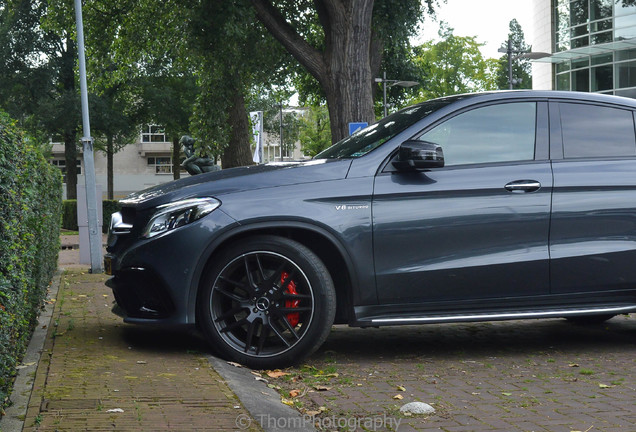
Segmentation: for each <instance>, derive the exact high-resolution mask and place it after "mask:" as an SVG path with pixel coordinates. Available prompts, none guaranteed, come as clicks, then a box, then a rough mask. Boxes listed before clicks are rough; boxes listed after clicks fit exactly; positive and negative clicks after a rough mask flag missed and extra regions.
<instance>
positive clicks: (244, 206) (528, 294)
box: [106, 91, 636, 368]
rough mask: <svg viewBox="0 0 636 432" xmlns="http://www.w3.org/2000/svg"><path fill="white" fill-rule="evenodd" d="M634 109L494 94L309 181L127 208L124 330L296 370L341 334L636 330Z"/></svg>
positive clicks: (180, 193)
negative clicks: (557, 325) (195, 342)
mask: <svg viewBox="0 0 636 432" xmlns="http://www.w3.org/2000/svg"><path fill="white" fill-rule="evenodd" d="M635 112H636V101H633V100H631V99H623V98H618V97H611V96H602V95H594V94H582V93H570V92H567V93H560V92H532V91H518V92H496V93H484V94H471V95H461V96H454V97H448V98H443V99H436V100H431V101H428V102H425V103H422V104H419V105H415V106H412V107H409V108H406V109H404V110H402V111H400V112H398V113H396V114H394V115H391V116H389V117H387V118H385V119H383V120H381V121H380V122H378V123H376V124H374V125H372V126H370V127H368V128H367V129H364V130H363V131H361V132H359V133H357V134H355V135H353V136H351V137H348V138H346V139H345V140H343V141H341V142H339V143H337V144H335V145H334V146H332V147H331V148H329V149H327V150H325V151H324V152H322V153H321V154H319V155H318V156H316V158H314V159H313V160H311V161H309V162H303V163H287V164H269V165H263V166H254V167H246V168H237V169H228V170H223V171H220V172H214V173H208V174H201V175H197V176H194V177H190V178H186V179H183V180H179V181H176V182H171V183H167V184H164V185H161V186H158V187H155V188H152V189H148V190H145V191H142V192H139V193H136V194H133V195H131V196H129V197H128V198H127V199H125V200H123V201H122V202H121V204H122V210H121V212H120V213H118V214H115V215H114V217H113V219H112V224H111V227H110V234H109V240H108V252H109V253H108V254H107V256H106V267H107V269H108V271H109V272H110V273H111V274H112V275H113V277H112V278H111V279H110V280H109V281H108V282H107V285H108V286H109V287H111V288H112V289H113V292H114V294H115V298H116V301H117V305H118V306H116V310H117V311H118V313H120V314H122V315H123V316H124V317H125V321H126V322H129V323H144V324H158V325H169V326H181V325H192V324H197V325H198V326H199V327H200V328H201V329H202V331H203V332H204V334H205V335H206V337H207V339H208V340H209V342H210V344H211V345H212V346H213V347H214V348H215V349H217V350H218V351H219V352H220V353H221V354H222V355H223V356H225V357H227V358H229V359H232V360H234V361H238V362H241V363H244V364H247V365H249V366H252V367H257V368H269V367H275V366H281V365H285V364H289V363H292V362H296V361H298V360H300V359H302V358H303V357H305V356H307V355H309V354H310V353H311V352H313V351H314V350H315V349H317V348H318V347H319V346H320V345H321V344H322V343H323V341H324V340H325V338H327V335H328V334H329V330H330V328H331V325H332V324H334V323H344V324H349V325H351V326H362V327H366V326H380V325H395V324H414V323H434V322H451V321H481V320H501V319H520V318H544V317H565V318H570V319H572V320H588V321H602V320H605V319H608V318H610V317H612V316H614V315H616V314H619V313H626V312H632V311H636V265H635V264H636V138H635V133H634V130H635V128H634V113H635Z"/></svg>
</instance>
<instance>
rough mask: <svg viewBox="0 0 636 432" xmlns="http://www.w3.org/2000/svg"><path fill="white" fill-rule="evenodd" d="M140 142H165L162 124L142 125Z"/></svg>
mask: <svg viewBox="0 0 636 432" xmlns="http://www.w3.org/2000/svg"><path fill="white" fill-rule="evenodd" d="M141 142H142V143H151V142H153V143H154V142H161V143H163V142H167V141H166V131H165V128H164V127H163V126H157V125H146V126H144V128H143V129H142V131H141Z"/></svg>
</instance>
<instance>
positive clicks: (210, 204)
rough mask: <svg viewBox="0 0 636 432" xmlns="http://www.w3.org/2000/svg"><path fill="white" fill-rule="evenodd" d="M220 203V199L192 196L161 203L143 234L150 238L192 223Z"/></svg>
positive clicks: (210, 211)
mask: <svg viewBox="0 0 636 432" xmlns="http://www.w3.org/2000/svg"><path fill="white" fill-rule="evenodd" d="M220 205H221V201H219V200H216V199H214V198H192V199H188V200H183V201H176V202H173V203H168V204H164V205H161V206H159V207H157V211H156V213H155V214H154V215H152V218H150V222H148V225H146V228H144V232H143V236H144V237H146V238H151V237H154V236H156V235H159V234H163V233H165V232H168V231H172V230H173V229H175V228H179V227H181V226H184V225H187V224H189V223H192V222H194V221H196V220H198V219H201V218H202V217H203V216H205V215H207V214H210V213H212V211H213V210H214V209H216V208H217V207H218V206H220Z"/></svg>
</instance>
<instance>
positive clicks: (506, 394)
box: [501, 392, 512, 396]
mask: <svg viewBox="0 0 636 432" xmlns="http://www.w3.org/2000/svg"><path fill="white" fill-rule="evenodd" d="M501 394H502V395H504V396H512V393H507V392H502V393H501Z"/></svg>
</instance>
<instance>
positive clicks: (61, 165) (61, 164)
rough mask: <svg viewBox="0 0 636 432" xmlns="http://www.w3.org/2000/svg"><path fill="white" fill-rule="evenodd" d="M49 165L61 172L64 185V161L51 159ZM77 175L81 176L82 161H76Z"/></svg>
mask: <svg viewBox="0 0 636 432" xmlns="http://www.w3.org/2000/svg"><path fill="white" fill-rule="evenodd" d="M49 162H51V165H53V166H56V167H58V168H59V169H60V170H61V171H62V181H63V182H64V183H66V159H51V160H50V161H49ZM76 166H77V175H81V174H82V161H81V160H79V159H77V160H76Z"/></svg>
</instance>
